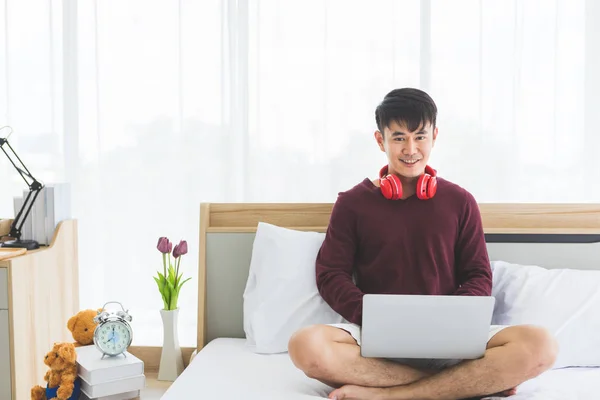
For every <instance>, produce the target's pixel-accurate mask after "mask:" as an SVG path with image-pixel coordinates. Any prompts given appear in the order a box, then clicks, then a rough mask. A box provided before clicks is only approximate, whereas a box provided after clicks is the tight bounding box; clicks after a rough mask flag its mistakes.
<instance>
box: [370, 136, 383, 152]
mask: <svg viewBox="0 0 600 400" xmlns="http://www.w3.org/2000/svg"><path fill="white" fill-rule="evenodd" d="M373 136H374V137H375V140H376V141H377V144H378V145H379V149H380V150H381V151H383V152H385V147H384V146H383V134H382V133H381V132H380V131H375V133H374V134H373Z"/></svg>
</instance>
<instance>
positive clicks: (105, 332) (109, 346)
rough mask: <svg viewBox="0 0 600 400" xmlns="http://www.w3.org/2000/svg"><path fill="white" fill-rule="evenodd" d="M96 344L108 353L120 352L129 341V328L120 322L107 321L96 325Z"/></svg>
mask: <svg viewBox="0 0 600 400" xmlns="http://www.w3.org/2000/svg"><path fill="white" fill-rule="evenodd" d="M95 336H96V344H97V346H98V347H100V349H101V350H102V351H103V352H104V353H106V354H108V355H117V354H121V353H122V352H124V351H125V350H126V349H127V346H129V343H130V342H131V335H130V333H129V329H127V326H126V325H125V324H123V323H122V322H116V321H108V322H106V323H104V324H103V325H102V326H99V327H98V330H97V331H96V335H95Z"/></svg>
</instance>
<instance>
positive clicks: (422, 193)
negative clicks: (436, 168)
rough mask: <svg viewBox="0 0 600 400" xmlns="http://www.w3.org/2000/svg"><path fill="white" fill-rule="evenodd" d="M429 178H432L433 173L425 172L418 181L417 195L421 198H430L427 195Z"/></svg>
mask: <svg viewBox="0 0 600 400" xmlns="http://www.w3.org/2000/svg"><path fill="white" fill-rule="evenodd" d="M429 178H431V175H429V174H423V175H421V176H420V177H419V180H418V181H417V197H418V198H419V199H421V200H427V199H428V198H429V197H428V195H427V183H428V182H429Z"/></svg>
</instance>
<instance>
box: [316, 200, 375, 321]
mask: <svg viewBox="0 0 600 400" xmlns="http://www.w3.org/2000/svg"><path fill="white" fill-rule="evenodd" d="M343 201H344V197H343V196H338V200H337V201H336V203H335V204H334V206H333V209H332V212H331V216H330V220H329V226H328V227H327V233H326V235H325V240H324V241H323V244H322V246H321V248H320V250H319V253H318V255H317V260H316V279H317V287H318V289H319V293H320V294H321V297H323V299H324V300H325V302H327V304H329V306H330V307H331V308H332V309H333V310H334V311H336V312H337V313H338V314H340V315H341V316H342V317H344V318H345V319H346V320H347V321H349V322H352V323H355V324H357V325H361V322H362V298H363V293H362V291H361V290H360V289H359V288H358V287H357V286H356V285H355V284H354V282H353V280H352V275H353V270H354V257H355V254H356V249H357V244H358V240H357V234H356V220H355V215H354V213H353V212H352V211H351V210H349V209H348V207H347V206H346V205H345V204H343Z"/></svg>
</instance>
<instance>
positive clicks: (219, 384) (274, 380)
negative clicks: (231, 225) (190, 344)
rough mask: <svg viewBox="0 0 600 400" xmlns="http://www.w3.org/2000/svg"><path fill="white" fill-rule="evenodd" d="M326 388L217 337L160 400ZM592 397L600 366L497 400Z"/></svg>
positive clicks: (309, 393) (282, 357) (598, 392)
mask: <svg viewBox="0 0 600 400" xmlns="http://www.w3.org/2000/svg"><path fill="white" fill-rule="evenodd" d="M331 390H332V389H331V388H330V387H329V386H327V385H325V384H323V383H321V382H319V381H316V380H314V379H310V378H308V377H307V376H306V375H304V374H303V373H302V372H301V371H299V370H298V369H297V368H296V367H295V366H294V365H293V364H292V362H291V361H290V359H289V356H288V354H287V353H286V354H274V355H262V354H255V353H253V352H252V351H251V350H250V349H248V348H247V347H246V346H245V340H244V339H232V338H219V339H215V340H213V341H212V342H210V343H209V344H208V345H207V346H205V348H204V349H203V350H202V351H201V352H200V353H199V354H198V355H197V356H196V357H195V358H194V359H193V361H192V362H191V363H190V365H189V366H188V367H187V368H186V369H185V370H184V372H183V373H182V374H181V375H180V376H179V378H177V380H176V381H175V382H173V384H172V385H171V386H170V388H169V389H168V390H167V392H166V393H165V394H164V396H163V397H161V400H184V399H192V398H194V399H245V400H259V399H261V400H263V399H288V400H289V399H323V398H327V395H328V394H329V392H330V391H331ZM596 398H600V368H569V369H562V370H551V371H547V372H546V373H544V374H542V375H540V376H539V377H537V378H535V379H532V380H531V381H528V382H525V383H524V384H523V385H521V386H520V387H519V390H518V393H517V394H516V395H515V396H510V397H504V398H502V399H508V400H555V399H556V400H558V399H560V400H571V399H572V400H579V399H581V400H584V399H585V400H587V399H596ZM488 399H492V397H490V398H488Z"/></svg>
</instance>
